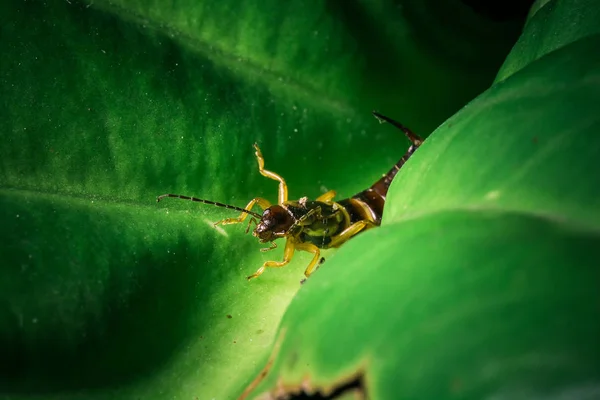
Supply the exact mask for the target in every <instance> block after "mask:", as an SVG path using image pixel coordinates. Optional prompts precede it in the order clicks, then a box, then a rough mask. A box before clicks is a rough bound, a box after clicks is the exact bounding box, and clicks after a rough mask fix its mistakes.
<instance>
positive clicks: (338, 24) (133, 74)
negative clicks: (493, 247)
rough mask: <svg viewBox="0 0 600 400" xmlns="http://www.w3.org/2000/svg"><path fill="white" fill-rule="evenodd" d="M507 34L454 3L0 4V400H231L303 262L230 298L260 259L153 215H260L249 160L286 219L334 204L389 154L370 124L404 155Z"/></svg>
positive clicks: (512, 30) (512, 25) (216, 234)
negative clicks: (312, 201) (384, 120)
mask: <svg viewBox="0 0 600 400" xmlns="http://www.w3.org/2000/svg"><path fill="white" fill-rule="evenodd" d="M452 20H454V21H461V24H449V23H448V21H452ZM521 22H522V21H508V22H505V23H498V22H490V21H488V20H487V19H486V18H484V17H481V16H478V15H477V14H475V13H474V12H472V10H471V9H470V8H468V7H466V6H464V5H463V4H462V3H461V2H459V1H447V2H443V3H442V2H438V1H428V2H409V1H406V2H400V3H398V2H392V1H385V2H384V1H382V2H376V3H373V2H361V3H352V4H351V3H348V2H341V1H340V2H326V3H323V4H319V3H315V4H312V5H307V4H306V3H305V2H302V1H291V2H287V3H285V4H282V3H281V2H279V1H268V2H262V3H261V5H257V4H248V5H244V4H240V2H233V1H225V2H219V3H215V2H197V1H187V2H181V1H180V2H175V3H172V4H166V3H164V2H162V1H160V2H158V1H157V2H150V1H138V2H134V1H120V2H115V1H110V2H109V1H97V0H96V1H94V2H89V3H87V2H76V1H74V0H70V1H63V0H50V1H47V2H43V3H42V2H25V1H20V0H9V1H5V2H2V4H1V5H0V29H1V31H0V36H1V37H2V40H1V41H0V50H1V52H2V62H1V64H0V96H1V98H2V107H1V108H0V109H1V111H0V141H1V142H2V146H1V147H0V222H1V223H2V228H3V229H2V231H1V233H0V256H1V260H2V268H1V269H0V346H1V349H2V354H3V356H2V357H3V362H2V367H1V373H0V395H1V396H2V397H3V398H5V399H10V400H16V399H24V398H27V399H115V398H124V399H139V398H143V399H165V398H194V397H198V398H199V399H205V398H219V399H222V398H225V399H229V398H233V397H235V396H236V395H237V394H239V393H240V392H241V391H242V390H243V387H244V385H245V383H246V381H247V380H248V377H249V376H250V375H251V374H252V373H253V371H254V370H256V368H258V367H259V366H260V363H261V360H262V359H264V358H265V357H266V356H267V354H268V352H269V351H270V350H269V346H270V344H271V342H272V339H273V337H274V335H275V332H276V328H277V326H278V324H279V322H280V318H281V316H282V314H283V312H284V310H285V309H286V307H287V305H288V303H289V302H290V300H291V298H292V297H293V296H294V294H295V293H296V291H297V290H298V289H299V287H300V286H299V284H298V281H299V280H300V279H301V278H302V271H303V268H304V266H305V265H306V263H307V261H308V256H307V255H304V254H299V255H297V256H296V257H295V258H294V262H293V264H292V265H290V267H288V268H285V269H282V270H276V271H268V273H265V274H264V275H263V276H262V277H261V278H260V279H258V280H256V281H253V282H250V283H248V282H247V281H246V279H245V277H246V276H247V275H249V274H250V273H252V272H254V271H255V270H256V269H257V268H258V267H259V266H260V265H261V264H262V262H264V261H265V260H268V259H279V258H280V257H281V249H279V250H276V251H274V252H271V253H268V254H266V255H263V254H262V253H260V252H259V251H258V249H259V246H260V245H259V244H257V243H256V241H255V240H254V239H253V238H252V237H248V236H244V235H243V229H244V228H243V227H240V226H237V227H236V226H232V227H226V228H224V229H222V230H221V229H213V227H212V222H214V221H217V220H219V219H221V218H225V217H229V216H232V214H231V213H229V211H227V210H223V209H216V208H214V207H212V208H211V207H208V206H201V205H198V204H191V203H184V202H182V201H178V200H175V199H166V200H164V201H163V202H161V203H160V204H159V205H158V206H157V205H156V202H155V199H156V196H157V195H160V194H162V193H165V192H176V193H182V194H188V195H194V196H198V197H203V198H208V199H212V200H216V201H222V202H227V203H231V204H235V205H237V206H244V205H245V204H246V203H247V202H248V201H249V200H250V199H251V198H253V197H255V196H263V197H266V198H269V199H271V200H274V199H275V193H276V183H275V182H273V181H269V180H267V179H265V178H263V177H262V176H260V175H259V174H258V172H257V169H256V160H255V159H254V155H253V150H252V147H251V145H252V143H254V142H255V141H256V142H258V143H259V144H260V145H261V148H262V150H263V154H264V155H265V157H266V163H267V168H269V169H272V170H274V171H277V172H278V173H280V174H281V175H282V176H284V177H285V178H286V179H287V181H288V183H289V185H290V195H291V196H292V197H293V198H299V197H301V196H304V195H308V196H311V197H316V196H317V195H318V194H320V193H321V192H324V191H325V190H327V189H336V190H338V193H339V195H340V197H346V196H349V195H352V194H354V193H355V192H357V191H359V190H362V189H364V188H365V187H367V186H368V185H370V184H371V183H372V182H373V181H375V180H376V179H377V178H378V177H379V176H380V175H381V174H382V173H383V172H385V171H386V170H387V169H389V167H390V165H392V164H393V163H394V162H395V161H396V160H397V158H398V156H399V154H402V153H403V152H404V149H405V148H406V143H405V140H404V139H403V138H402V137H401V136H400V135H398V134H397V132H394V131H392V130H391V129H389V128H388V127H382V126H380V125H378V124H377V122H376V121H375V120H374V119H373V118H372V117H371V116H370V114H369V112H370V110H371V109H374V108H375V109H379V110H380V111H382V112H384V110H385V112H386V114H389V115H391V116H393V117H394V118H398V119H401V120H402V121H403V122H404V123H406V124H407V125H409V126H411V127H413V128H414V129H415V130H416V131H418V132H422V133H423V134H424V135H425V134H426V133H427V132H430V131H431V130H433V129H434V128H435V127H436V126H438V125H439V124H440V123H441V122H442V121H443V120H444V119H446V118H447V117H448V116H449V115H451V114H452V113H454V112H455V111H456V110H457V109H459V108H460V107H462V106H463V105H464V103H465V102H466V101H468V100H470V99H471V98H472V97H474V96H475V95H476V94H477V93H480V92H481V90H483V88H485V87H487V86H488V84H489V82H491V80H492V79H493V76H494V74H495V73H496V71H497V69H498V67H499V65H500V63H501V62H502V60H503V58H504V56H505V55H506V53H507V52H508V50H509V47H510V46H511V45H512V43H513V42H514V40H516V36H517V34H518V30H519V29H520V24H521ZM332 265H333V263H332ZM332 268H333V267H332ZM327 309H328V308H325V310H327ZM329 311H333V310H331V309H329Z"/></svg>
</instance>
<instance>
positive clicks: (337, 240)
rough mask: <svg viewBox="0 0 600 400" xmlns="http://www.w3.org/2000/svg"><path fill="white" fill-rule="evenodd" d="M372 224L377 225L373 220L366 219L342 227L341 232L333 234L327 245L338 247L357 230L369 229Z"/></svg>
mask: <svg viewBox="0 0 600 400" xmlns="http://www.w3.org/2000/svg"><path fill="white" fill-rule="evenodd" d="M374 226H377V225H376V224H375V223H374V222H373V221H369V220H366V219H363V220H362V221H358V222H355V223H353V224H352V225H350V226H349V227H347V228H346V229H344V230H343V231H342V232H340V234H339V235H335V236H334V237H332V238H331V242H329V245H328V246H327V247H339V246H341V245H342V243H344V242H346V241H347V240H348V239H350V238H351V237H352V236H354V235H356V234H357V233H358V232H360V231H362V230H363V229H369V228H371V227H374Z"/></svg>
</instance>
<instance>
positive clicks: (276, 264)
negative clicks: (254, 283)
mask: <svg viewBox="0 0 600 400" xmlns="http://www.w3.org/2000/svg"><path fill="white" fill-rule="evenodd" d="M294 250H295V245H294V242H293V241H292V240H290V239H287V242H285V249H284V250H283V261H267V262H265V263H264V264H263V265H262V267H260V268H259V269H258V270H256V272H255V273H253V274H252V275H250V276H249V277H248V280H250V279H253V278H256V277H258V276H260V275H262V273H263V272H265V269H266V268H281V267H284V266H286V265H287V264H289V262H290V261H291V259H292V257H293V256H294Z"/></svg>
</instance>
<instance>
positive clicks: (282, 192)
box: [254, 143, 288, 204]
mask: <svg viewBox="0 0 600 400" xmlns="http://www.w3.org/2000/svg"><path fill="white" fill-rule="evenodd" d="M254 149H255V150H256V153H255V154H256V160H257V161H258V171H259V172H260V174H261V175H262V176H266V177H267V178H270V179H273V180H275V181H278V182H279V198H278V199H279V204H283V203H284V202H286V201H287V199H288V188H287V184H286V183H285V180H284V179H283V178H282V177H281V176H279V175H277V174H276V173H275V172H271V171H267V170H265V158H264V157H263V155H262V153H261V151H260V149H259V148H258V144H256V143H254Z"/></svg>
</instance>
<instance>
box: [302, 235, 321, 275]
mask: <svg viewBox="0 0 600 400" xmlns="http://www.w3.org/2000/svg"><path fill="white" fill-rule="evenodd" d="M296 250H303V251H308V252H309V253H313V254H314V257H313V259H312V260H311V262H310V264H308V267H306V270H305V271H304V276H306V277H307V278H308V277H309V276H310V274H312V273H313V270H314V269H315V266H316V265H317V263H318V262H319V258H320V256H321V252H320V251H319V248H318V247H317V246H315V245H314V244H312V243H298V244H296Z"/></svg>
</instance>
